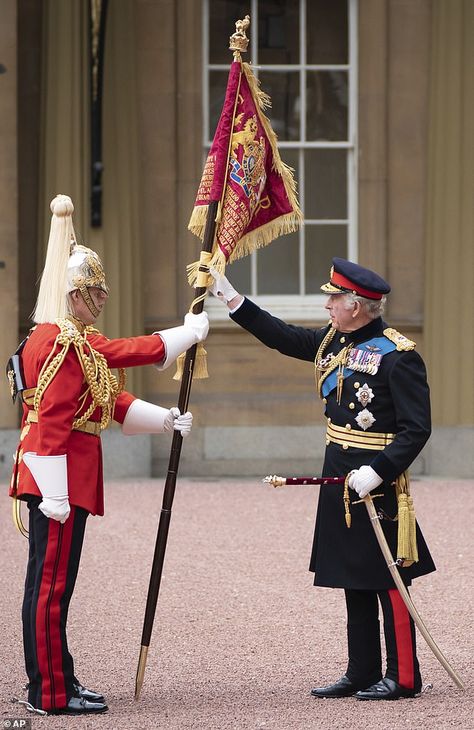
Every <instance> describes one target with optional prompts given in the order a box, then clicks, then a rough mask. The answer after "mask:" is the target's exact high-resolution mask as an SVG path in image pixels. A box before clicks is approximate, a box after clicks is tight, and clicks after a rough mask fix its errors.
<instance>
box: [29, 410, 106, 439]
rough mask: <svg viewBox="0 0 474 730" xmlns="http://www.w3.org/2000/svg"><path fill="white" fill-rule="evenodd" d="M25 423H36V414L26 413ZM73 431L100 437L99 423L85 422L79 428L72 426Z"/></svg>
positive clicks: (33, 412)
mask: <svg viewBox="0 0 474 730" xmlns="http://www.w3.org/2000/svg"><path fill="white" fill-rule="evenodd" d="M26 421H27V423H38V414H37V413H36V412H35V411H28V415H27V417H26ZM73 431H82V432H83V433H89V434H91V436H100V421H86V422H85V423H83V424H82V425H81V426H74V428H73Z"/></svg>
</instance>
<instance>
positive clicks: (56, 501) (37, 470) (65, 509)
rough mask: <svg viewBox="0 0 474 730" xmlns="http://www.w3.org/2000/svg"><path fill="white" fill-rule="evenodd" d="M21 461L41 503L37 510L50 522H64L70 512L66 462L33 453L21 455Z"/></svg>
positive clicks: (63, 456)
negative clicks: (37, 490) (39, 495)
mask: <svg viewBox="0 0 474 730" xmlns="http://www.w3.org/2000/svg"><path fill="white" fill-rule="evenodd" d="M23 461H24V462H25V464H26V466H27V467H28V469H29V470H30V472H31V473H32V475H33V478H34V480H35V482H36V485H37V487H38V489H39V490H40V492H41V495H42V497H43V501H42V502H40V504H39V509H40V510H41V512H42V513H43V514H44V515H45V517H49V518H51V519H52V520H57V521H58V522H60V523H61V524H63V523H64V522H66V520H67V518H68V517H69V513H70V512H71V508H70V506H69V496H68V488H67V460H66V454H63V455H62V456H38V454H36V453H35V452H34V451H27V452H26V453H25V454H23Z"/></svg>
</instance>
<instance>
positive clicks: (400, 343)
mask: <svg viewBox="0 0 474 730" xmlns="http://www.w3.org/2000/svg"><path fill="white" fill-rule="evenodd" d="M383 333H384V335H385V337H386V338H387V339H388V340H390V342H393V343H394V344H395V345H396V346H397V350H398V351H399V352H405V351H408V350H414V349H415V347H416V342H413V340H409V339H408V337H405V335H402V334H401V332H398V330H396V329H394V328H393V327H387V329H384V331H383Z"/></svg>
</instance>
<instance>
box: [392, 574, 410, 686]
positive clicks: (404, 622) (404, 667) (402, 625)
mask: <svg viewBox="0 0 474 730" xmlns="http://www.w3.org/2000/svg"><path fill="white" fill-rule="evenodd" d="M388 595H389V598H390V601H391V604H392V609H393V625H394V630H395V641H396V644H397V655H398V683H399V684H400V685H401V686H402V687H408V688H409V689H412V688H413V687H414V686H415V670H414V662H413V654H414V651H413V639H412V635H411V625H410V614H409V613H408V609H407V607H406V606H405V604H404V602H403V599H402V597H401V595H400V593H399V591H398V590H397V589H396V588H391V589H390V590H389V591H388Z"/></svg>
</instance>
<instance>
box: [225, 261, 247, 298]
mask: <svg viewBox="0 0 474 730" xmlns="http://www.w3.org/2000/svg"><path fill="white" fill-rule="evenodd" d="M229 278H230V280H231V281H232V284H233V286H234V287H235V288H236V290H237V291H238V292H239V293H240V294H250V293H251V288H252V287H251V283H250V256H246V257H245V258H244V259H239V260H238V261H235V262H234V263H233V264H230V265H229Z"/></svg>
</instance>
